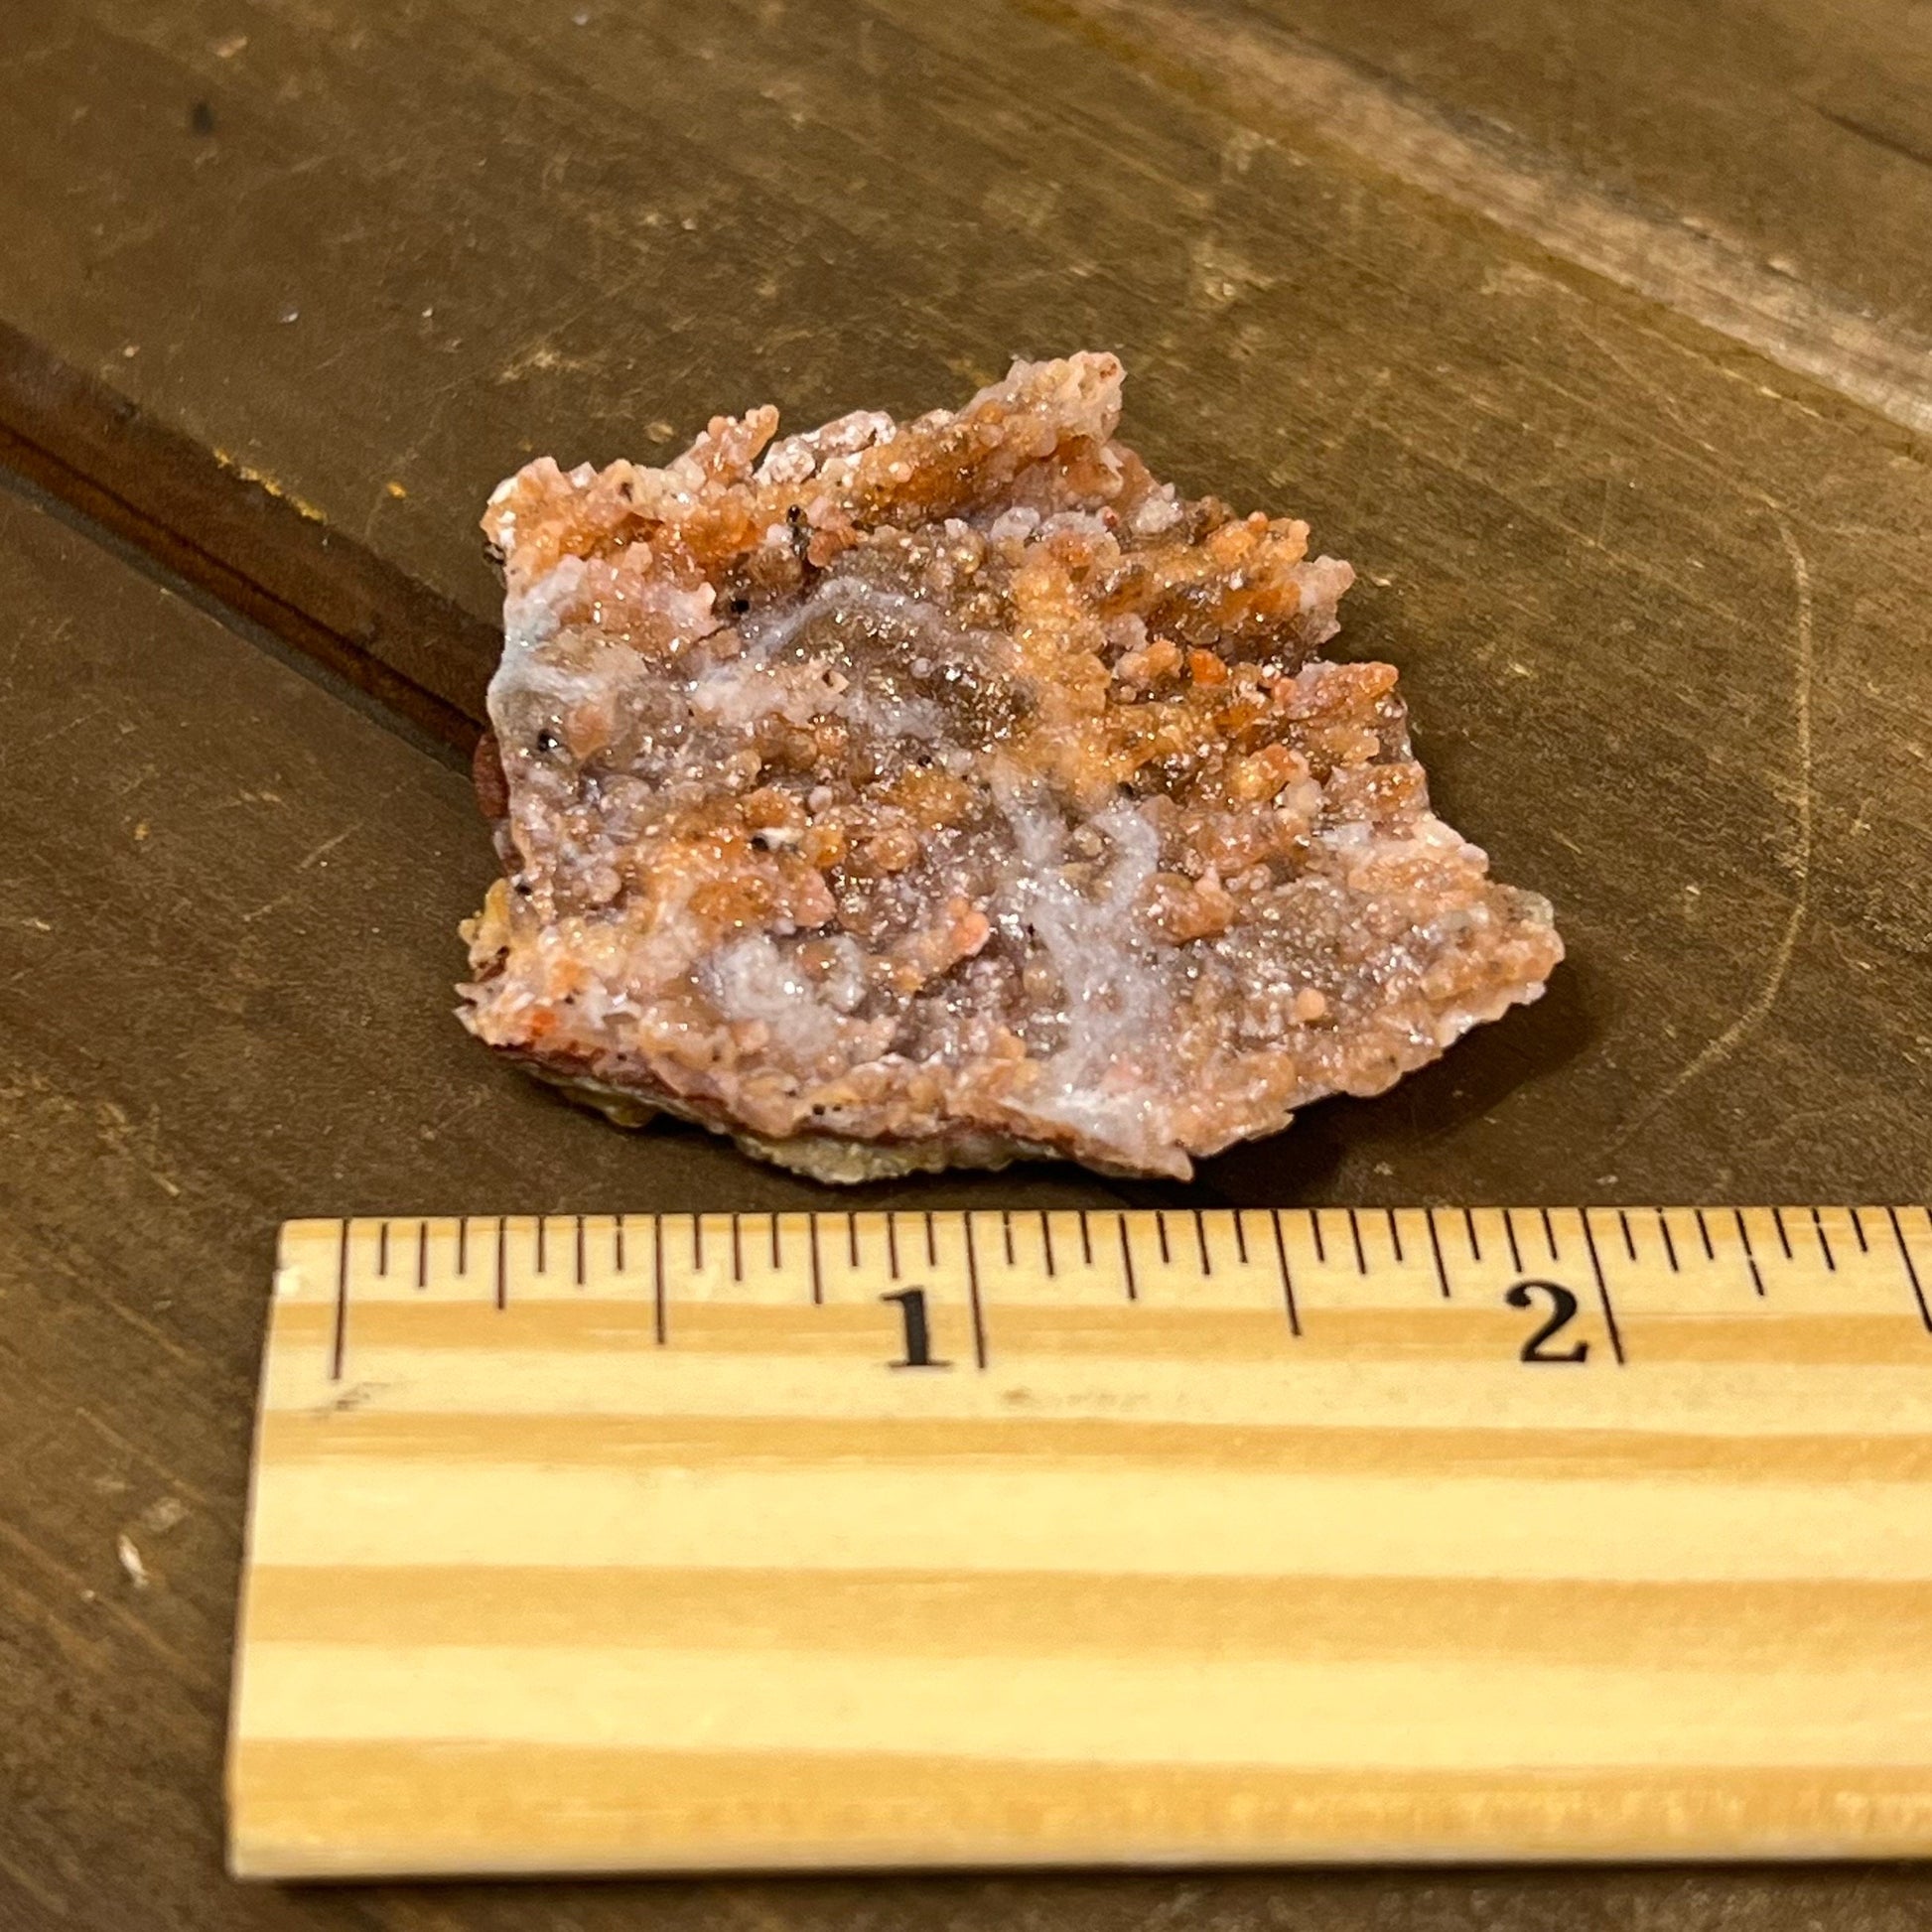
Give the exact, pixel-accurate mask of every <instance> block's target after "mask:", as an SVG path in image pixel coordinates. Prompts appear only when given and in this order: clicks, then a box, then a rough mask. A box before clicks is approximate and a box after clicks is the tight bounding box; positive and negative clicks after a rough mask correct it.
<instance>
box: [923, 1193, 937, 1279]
mask: <svg viewBox="0 0 1932 1932" xmlns="http://www.w3.org/2000/svg"><path fill="white" fill-rule="evenodd" d="M925 1265H926V1266H927V1267H928V1268H937V1267H938V1266H939V1236H938V1235H937V1233H936V1232H934V1230H933V1226H932V1209H931V1208H929V1207H928V1208H927V1209H926V1211H925Z"/></svg>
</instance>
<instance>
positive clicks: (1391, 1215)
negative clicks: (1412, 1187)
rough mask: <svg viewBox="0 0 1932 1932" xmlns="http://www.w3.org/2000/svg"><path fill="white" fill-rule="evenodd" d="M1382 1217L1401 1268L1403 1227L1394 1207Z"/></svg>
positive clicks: (1386, 1210) (1390, 1249)
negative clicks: (1398, 1222)
mask: <svg viewBox="0 0 1932 1932" xmlns="http://www.w3.org/2000/svg"><path fill="white" fill-rule="evenodd" d="M1382 1218H1383V1219H1384V1220H1385V1221H1387V1222H1388V1224H1389V1251H1390V1252H1391V1253H1392V1254H1393V1255H1394V1256H1395V1265H1396V1266H1397V1267H1398V1268H1401V1267H1403V1266H1404V1265H1405V1259H1404V1256H1403V1253H1402V1229H1401V1227H1400V1226H1399V1225H1398V1224H1397V1221H1396V1218H1395V1209H1394V1208H1393V1207H1385V1208H1384V1209H1383V1210H1382ZM1244 1259H1245V1257H1244Z"/></svg>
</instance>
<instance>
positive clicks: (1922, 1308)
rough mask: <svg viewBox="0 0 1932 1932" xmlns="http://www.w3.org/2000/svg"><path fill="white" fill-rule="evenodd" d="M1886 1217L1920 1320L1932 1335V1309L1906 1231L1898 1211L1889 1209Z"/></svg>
mask: <svg viewBox="0 0 1932 1932" xmlns="http://www.w3.org/2000/svg"><path fill="white" fill-rule="evenodd" d="M1885 1215H1886V1218H1887V1219H1888V1220H1889V1221H1890V1222H1891V1238H1892V1239H1893V1240H1894V1241H1895V1242H1896V1243H1897V1244H1898V1258H1899V1260H1900V1261H1902V1262H1903V1263H1904V1264H1905V1279H1906V1280H1907V1281H1908V1282H1910V1283H1911V1285H1912V1300H1913V1301H1914V1302H1916V1303H1917V1304H1918V1318H1919V1320H1920V1321H1921V1322H1922V1323H1923V1324H1924V1327H1925V1331H1926V1333H1927V1334H1929V1335H1932V1307H1928V1306H1927V1305H1926V1300H1925V1287H1924V1284H1923V1283H1922V1282H1920V1280H1919V1278H1918V1269H1917V1267H1916V1266H1915V1265H1914V1264H1913V1261H1912V1251H1911V1249H1910V1248H1908V1247H1906V1245H1905V1230H1904V1228H1902V1227H1901V1226H1900V1225H1899V1221H1898V1209H1897V1208H1895V1207H1888V1208H1886V1209H1885Z"/></svg>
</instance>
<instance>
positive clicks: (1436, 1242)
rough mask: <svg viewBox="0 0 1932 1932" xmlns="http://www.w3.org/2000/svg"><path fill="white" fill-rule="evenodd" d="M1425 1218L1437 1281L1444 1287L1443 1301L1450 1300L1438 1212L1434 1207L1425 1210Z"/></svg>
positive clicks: (1447, 1272) (1447, 1271)
mask: <svg viewBox="0 0 1932 1932" xmlns="http://www.w3.org/2000/svg"><path fill="white" fill-rule="evenodd" d="M1423 1218H1424V1219H1425V1220H1426V1221H1427V1222H1428V1223H1429V1250H1430V1253H1431V1254H1433V1255H1434V1256H1435V1258H1436V1279H1437V1280H1438V1281H1439V1282H1441V1283H1442V1285H1443V1300H1444V1301H1445V1302H1447V1301H1448V1300H1449V1270H1448V1269H1447V1268H1445V1267H1444V1266H1443V1237H1442V1236H1441V1235H1440V1234H1438V1233H1437V1231H1436V1210H1435V1209H1434V1208H1433V1207H1430V1208H1425V1209H1424V1210H1423Z"/></svg>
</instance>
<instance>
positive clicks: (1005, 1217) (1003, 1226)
mask: <svg viewBox="0 0 1932 1932" xmlns="http://www.w3.org/2000/svg"><path fill="white" fill-rule="evenodd" d="M1000 1239H1001V1241H1002V1242H1003V1243H1004V1244H1005V1246H1006V1253H1007V1266H1008V1267H1009V1268H1011V1267H1012V1266H1013V1209H1012V1208H1010V1207H1003V1208H1001V1209H1000Z"/></svg>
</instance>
